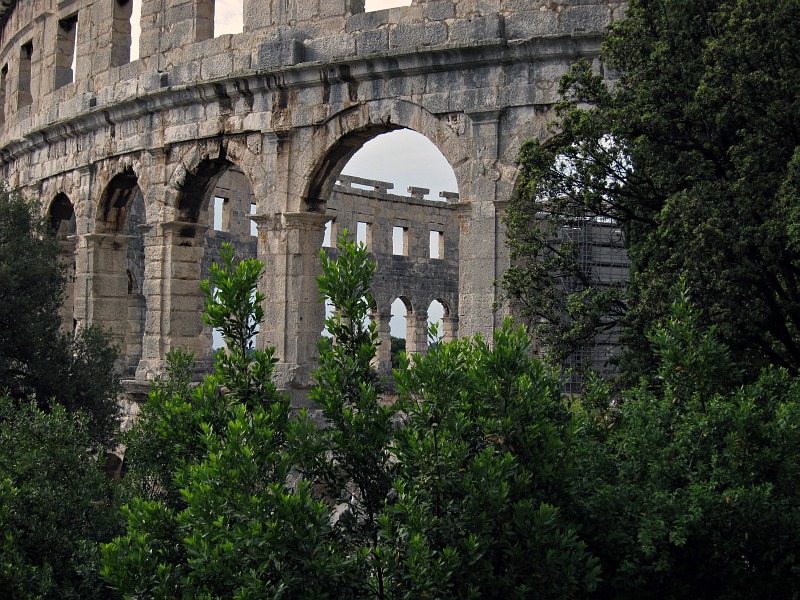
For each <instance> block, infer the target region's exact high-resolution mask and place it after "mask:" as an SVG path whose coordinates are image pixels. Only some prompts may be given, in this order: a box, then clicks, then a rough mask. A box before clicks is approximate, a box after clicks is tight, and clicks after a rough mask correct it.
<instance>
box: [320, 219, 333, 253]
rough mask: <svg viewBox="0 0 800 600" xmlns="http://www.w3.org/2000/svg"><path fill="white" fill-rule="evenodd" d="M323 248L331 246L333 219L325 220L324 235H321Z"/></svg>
mask: <svg viewBox="0 0 800 600" xmlns="http://www.w3.org/2000/svg"><path fill="white" fill-rule="evenodd" d="M322 247H323V248H333V221H332V220H331V221H326V222H325V235H324V236H323V237H322Z"/></svg>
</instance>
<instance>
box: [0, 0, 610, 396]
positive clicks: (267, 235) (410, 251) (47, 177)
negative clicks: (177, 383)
mask: <svg viewBox="0 0 800 600" xmlns="http://www.w3.org/2000/svg"><path fill="white" fill-rule="evenodd" d="M133 1H134V0H60V1H56V0H16V1H14V0H3V2H2V3H0V176H1V177H2V179H3V180H4V181H5V182H7V183H8V184H9V185H11V186H13V187H18V188H20V189H21V190H22V192H23V193H24V194H25V195H27V196H29V197H32V198H36V199H39V200H40V201H41V204H42V211H43V213H44V214H46V215H48V216H49V218H50V219H51V222H52V223H53V225H54V227H56V228H57V230H58V232H59V236H60V239H61V244H62V249H63V255H64V260H65V261H67V263H68V264H72V265H74V280H73V281H71V282H70V285H69V288H68V291H69V298H68V303H67V305H66V307H65V310H64V314H63V319H64V324H65V326H67V327H82V326H85V325H86V324H89V323H97V324H100V325H103V326H105V327H107V328H108V329H110V330H111V331H112V332H113V334H114V336H115V337H116V339H117V340H118V342H119V343H120V347H121V348H122V354H123V356H122V359H121V363H122V364H121V367H122V368H123V369H124V370H125V372H126V374H127V377H129V379H130V382H131V385H136V384H138V385H144V384H146V382H147V381H149V380H151V379H152V378H153V377H154V376H155V375H156V374H158V373H160V372H162V370H163V366H164V357H165V355H166V353H167V352H168V351H169V350H170V349H172V348H175V347H176V346H188V347H189V348H191V349H193V350H195V352H196V353H197V355H198V356H199V357H200V358H201V359H203V360H205V359H206V358H208V357H209V355H210V335H209V332H208V331H207V330H206V329H205V328H204V325H203V323H202V321H201V319H200V308H201V298H200V295H199V291H198V282H199V280H200V279H201V278H202V276H203V272H204V269H205V268H207V265H208V263H209V261H210V260H212V259H213V256H214V255H215V250H214V249H215V248H216V247H217V246H218V244H219V243H220V242H221V241H223V240H224V239H225V238H226V237H227V238H231V237H235V238H237V239H239V240H240V241H241V242H242V244H243V250H242V251H243V252H244V251H245V249H244V246H247V247H248V248H249V250H246V251H247V252H255V254H256V256H258V258H259V259H261V260H262V261H264V262H265V264H266V265H267V267H266V276H265V277H264V278H263V281H262V282H261V287H262V291H263V292H264V293H265V294H266V296H267V300H266V301H265V306H264V308H265V312H266V320H267V324H268V326H265V327H263V328H262V330H261V332H260V334H259V337H258V340H257V343H258V344H259V345H260V346H266V345H272V346H275V347H276V349H277V356H278V357H279V365H278V379H279V383H280V385H281V386H282V387H283V388H285V389H288V390H298V392H300V391H301V390H303V389H304V388H306V387H307V386H308V384H309V381H310V371H311V367H312V365H313V364H314V359H315V345H316V341H317V338H318V337H319V334H320V331H321V330H322V326H323V311H322V310H321V308H320V304H319V302H318V299H317V291H316V281H315V277H316V276H317V274H318V272H319V264H318V257H317V253H318V249H319V247H320V245H321V244H322V241H323V236H324V232H325V228H326V223H328V222H329V221H331V218H332V217H336V220H335V227H339V228H341V227H343V226H344V224H345V222H348V220H349V221H350V222H352V221H355V222H356V223H358V222H362V223H365V224H369V225H371V226H372V240H371V243H372V244H373V249H374V250H373V251H374V252H375V253H376V256H377V257H378V260H379V263H381V262H382V264H383V270H382V271H381V275H380V284H379V289H380V290H381V291H380V292H379V293H377V294H376V296H377V297H376V303H377V306H376V318H377V319H378V320H379V327H380V328H381V331H382V335H384V337H385V335H386V333H385V331H386V327H387V326H386V324H385V322H384V321H385V319H386V314H387V312H386V311H387V303H389V302H391V301H392V299H393V298H398V297H399V298H402V299H403V301H404V302H406V303H407V306H408V309H409V319H410V321H411V323H412V324H411V325H410V326H409V332H410V334H411V337H412V340H411V341H410V342H409V343H410V344H411V348H412V349H415V350H419V351H423V350H424V340H422V339H420V336H421V334H420V333H419V330H420V328H421V327H422V325H421V320H422V318H423V316H424V314H425V312H426V310H427V304H426V303H427V302H429V301H430V300H431V299H439V300H440V301H442V303H443V304H444V305H445V307H446V310H447V312H448V323H447V325H446V329H447V328H448V327H449V333H448V335H454V334H455V333H456V332H457V333H458V334H459V335H472V334H475V333H482V334H484V335H491V333H492V331H493V330H494V328H495V327H496V326H497V325H498V323H499V322H500V320H501V319H502V316H503V313H504V311H503V310H502V309H501V310H500V311H495V310H493V306H494V305H495V302H496V300H497V289H496V287H495V285H494V283H495V281H496V280H498V279H499V278H500V277H501V275H502V272H503V270H504V268H505V267H506V265H507V263H508V258H507V252H506V250H505V244H504V241H503V229H502V223H501V221H500V217H501V216H502V212H503V206H504V204H505V203H506V202H507V201H508V199H509V198H510V196H511V194H512V192H513V189H514V185H515V182H516V179H517V173H518V170H517V167H516V165H515V158H516V156H517V153H518V151H519V148H520V146H521V145H522V143H523V142H524V141H525V140H527V139H530V138H545V137H546V136H547V135H548V134H547V123H548V121H549V120H551V118H552V116H553V115H552V112H551V109H552V106H553V104H554V102H555V101H556V100H557V97H556V89H557V82H558V79H559V77H560V76H561V75H562V74H563V73H564V72H565V70H566V69H567V68H568V66H569V64H571V63H572V62H574V61H575V60H577V59H579V58H585V59H588V60H590V61H592V62H593V64H594V66H595V68H596V69H597V70H598V71H601V70H602V65H601V64H600V62H599V61H598V60H597V54H598V49H599V43H600V35H601V33H602V31H603V29H604V28H605V27H606V26H607V25H609V24H610V23H612V22H613V21H615V20H617V19H619V18H621V16H622V11H623V3H622V2H619V1H612V0H597V1H595V0H427V1H426V0H414V1H413V3H412V5H411V6H409V7H405V8H397V9H389V10H383V11H377V12H371V13H364V4H363V0H244V31H243V33H241V34H237V35H223V36H219V37H214V31H213V24H214V1H213V0H141V1H142V11H141V21H140V25H141V39H140V48H139V55H140V58H139V59H138V60H134V61H130V55H131V54H130V53H131V22H130V20H131V10H132V4H133ZM398 128H409V129H413V130H415V131H417V132H419V133H421V134H423V135H425V136H426V137H427V138H428V139H429V140H431V141H432V142H433V143H434V144H435V145H436V146H437V147H438V148H439V150H440V151H441V152H442V154H443V155H444V156H445V157H446V158H447V160H448V161H449V163H450V164H451V165H452V167H453V170H454V172H455V176H456V180H457V182H458V190H457V191H458V192H459V195H458V198H457V199H456V197H455V196H453V197H451V198H449V199H447V200H448V201H447V202H443V203H431V202H427V201H424V200H419V199H413V200H411V201H410V200H403V201H398V200H396V199H395V198H390V197H389V196H390V195H388V194H386V193H385V192H386V191H387V189H382V188H381V187H380V186H374V187H373V188H372V191H369V190H366V191H365V193H361V191H358V192H356V191H354V188H352V185H351V184H352V182H348V181H347V180H346V178H342V177H340V174H341V170H342V168H343V167H344V165H345V164H346V163H347V161H348V160H349V158H350V157H351V156H352V155H353V154H354V153H355V152H356V151H357V150H358V149H359V148H360V147H361V146H362V145H363V143H364V142H366V141H368V140H369V139H372V138H373V137H375V136H377V135H379V134H381V133H385V132H387V131H391V130H394V129H398ZM337 182H338V184H337ZM362 187H363V186H362ZM367 187H369V186H367ZM348 190H349V192H348ZM348 193H350V195H351V196H352V197H353V198H357V199H358V202H357V204H356V205H355V207H354V209H351V208H344V207H345V205H346V204H347V203H346V202H343V201H342V200H341V199H342V197H343V195H345V196H346V195H347V194H348ZM414 195H416V196H419V195H420V194H419V193H418V191H415V192H414ZM217 198H220V200H217ZM434 205H436V206H434ZM215 212H216V213H217V216H220V213H221V219H220V220H221V223H220V224H219V225H220V227H219V230H216V229H215V227H214V224H215V221H214V213H215ZM403 214H405V216H402V215H403ZM251 219H252V220H253V221H254V222H255V223H256V224H257V230H256V231H255V233H257V237H255V238H252V239H251V236H250V233H251V231H250V220H251ZM402 219H405V221H404V222H401V221H402ZM448 219H449V220H448ZM390 221H391V222H393V225H392V226H393V227H394V226H401V227H405V228H406V229H407V230H408V236H409V239H408V243H407V252H406V255H405V256H393V255H392V256H388V255H386V256H383V258H382V253H384V251H385V249H386V248H387V246H386V244H387V243H388V242H387V241H386V240H387V239H389V238H387V237H385V235H384V233H383V231H385V230H382V229H381V228H382V227H383V226H384V225H386V226H388V224H389V222H390ZM404 223H405V224H404ZM434 226H435V227H437V228H439V229H433V227H434ZM237 227H238V228H239V229H236V228H237ZM425 228H428V232H426V231H424V229H425ZM429 231H438V232H440V233H441V234H442V239H443V243H442V250H443V253H442V256H443V258H442V259H429V257H427V258H426V256H425V255H426V252H425V251H426V250H427V244H428V238H427V236H428V233H429ZM437 260H438V261H439V262H436V261H437ZM384 358H385V357H384Z"/></svg>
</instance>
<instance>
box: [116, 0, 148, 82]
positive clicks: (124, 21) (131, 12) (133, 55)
mask: <svg viewBox="0 0 800 600" xmlns="http://www.w3.org/2000/svg"><path fill="white" fill-rule="evenodd" d="M113 9H114V12H113V15H112V20H113V22H112V24H111V27H112V29H111V66H112V67H119V66H121V65H124V64H127V63H129V62H131V61H133V60H138V59H139V58H140V57H141V56H140V51H139V40H140V38H141V32H142V31H141V29H142V0H114V2H113Z"/></svg>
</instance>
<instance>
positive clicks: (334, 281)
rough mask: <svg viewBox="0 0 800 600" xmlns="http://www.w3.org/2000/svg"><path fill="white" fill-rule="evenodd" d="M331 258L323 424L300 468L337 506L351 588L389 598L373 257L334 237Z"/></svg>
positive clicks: (324, 287) (326, 269)
mask: <svg viewBox="0 0 800 600" xmlns="http://www.w3.org/2000/svg"><path fill="white" fill-rule="evenodd" d="M337 248H338V252H337V255H336V257H335V258H332V257H329V256H328V255H327V253H326V252H325V250H324V249H323V250H322V251H321V252H320V257H321V260H322V271H323V274H322V275H321V276H320V277H319V278H318V287H319V292H320V294H321V296H322V297H323V298H329V299H330V301H331V303H332V304H333V306H334V308H335V310H334V312H333V314H332V316H330V317H329V318H327V319H326V321H325V324H326V327H327V329H328V332H329V333H330V334H331V336H332V337H330V338H328V337H323V338H322V339H321V340H320V342H319V355H320V356H319V368H318V369H317V371H316V372H315V374H314V379H315V385H314V387H313V388H312V390H311V392H310V394H309V398H310V399H311V400H312V401H313V402H314V403H315V404H316V405H317V406H318V407H319V409H320V412H321V415H322V417H324V421H325V424H324V426H322V427H320V428H318V429H317V430H316V431H313V435H312V436H310V437H309V438H308V439H307V440H305V443H304V463H303V473H304V475H305V476H306V477H307V478H308V479H309V480H310V481H314V482H316V483H317V484H318V489H320V496H321V497H322V498H323V499H324V500H325V502H327V503H329V504H330V505H333V506H337V507H338V511H337V512H338V513H339V514H338V517H337V519H336V533H337V535H338V536H339V540H340V544H341V547H342V548H343V550H344V552H345V553H346V554H347V555H348V556H350V557H352V558H354V559H355V560H356V565H357V566H358V567H359V568H360V570H361V571H360V574H359V576H358V580H357V584H358V585H357V591H354V592H353V593H354V594H359V595H364V596H367V597H374V598H380V599H383V598H387V597H389V596H388V593H389V592H388V588H387V581H386V577H385V573H384V570H385V567H384V557H383V554H382V552H381V548H380V540H379V532H378V515H379V513H380V511H381V510H382V509H383V507H384V504H385V503H386V499H387V497H388V495H389V492H390V491H391V489H392V482H393V481H394V471H395V469H394V461H393V456H392V445H393V442H394V434H395V429H396V421H395V418H396V415H397V407H395V406H393V405H392V404H391V403H387V402H385V401H384V400H385V399H384V398H383V392H384V384H383V382H382V381H381V379H380V377H379V376H378V374H377V372H376V371H375V369H374V368H373V364H372V363H373V361H374V359H375V356H376V353H377V348H378V335H377V330H376V325H375V323H373V322H370V320H369V315H370V311H371V304H372V297H371V286H372V280H373V277H374V274H375V262H374V261H373V260H372V259H371V258H370V255H369V252H368V251H367V249H366V247H365V246H364V245H363V244H356V243H355V242H354V241H349V240H348V239H347V231H346V230H345V231H344V232H343V234H342V236H341V237H340V238H339V239H338V241H337Z"/></svg>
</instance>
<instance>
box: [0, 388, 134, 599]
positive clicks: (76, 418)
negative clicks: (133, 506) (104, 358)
mask: <svg viewBox="0 0 800 600" xmlns="http://www.w3.org/2000/svg"><path fill="white" fill-rule="evenodd" d="M87 431H88V428H87V423H86V419H85V418H84V417H83V416H82V415H70V414H68V413H67V412H66V411H65V410H64V408H63V407H62V406H60V405H55V406H53V407H51V409H50V410H49V412H47V413H45V412H43V411H42V410H40V409H39V408H38V407H37V406H36V404H35V403H19V402H18V401H16V400H13V399H11V398H9V397H8V396H4V397H0V590H3V598H9V599H10V600H23V599H28V598H43V599H67V598H69V599H74V600H92V599H102V598H112V597H115V595H114V594H113V593H112V592H111V590H109V589H108V588H107V587H106V585H104V582H103V581H102V580H101V579H100V548H99V546H98V543H99V542H102V541H107V540H110V539H111V538H112V536H113V535H115V534H116V533H117V532H118V523H119V518H118V507H117V505H116V504H115V502H114V489H113V482H112V481H111V480H109V479H108V478H107V477H106V475H105V474H104V473H103V470H102V466H103V459H104V454H103V452H102V451H99V449H97V448H94V449H92V450H87V449H89V448H92V441H91V439H90V438H89V435H88V433H87Z"/></svg>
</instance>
